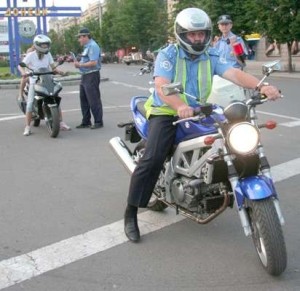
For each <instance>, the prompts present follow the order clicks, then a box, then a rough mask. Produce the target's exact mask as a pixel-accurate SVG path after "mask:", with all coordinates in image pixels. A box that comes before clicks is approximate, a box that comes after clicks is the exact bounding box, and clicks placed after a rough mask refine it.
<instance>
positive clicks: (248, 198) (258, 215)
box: [109, 61, 287, 276]
mask: <svg viewBox="0 0 300 291" xmlns="http://www.w3.org/2000/svg"><path fill="white" fill-rule="evenodd" d="M279 69H280V66H279V61H274V62H271V63H267V64H265V65H264V66H263V73H264V77H263V78H262V79H261V81H260V84H261V83H262V82H263V81H264V80H265V78H266V77H267V76H269V75H270V74H271V73H272V72H273V71H276V70H279ZM260 84H259V85H260ZM162 89H163V92H164V94H165V95H172V94H178V93H181V94H185V95H186V96H187V98H195V97H194V96H191V95H189V94H187V93H185V92H183V87H182V84H180V83H173V84H168V85H164V86H163V87H162ZM146 100H147V97H144V96H136V97H133V98H132V100H131V110H132V113H133V121H130V122H127V123H120V124H118V126H119V127H124V128H125V140H128V141H129V142H130V143H137V145H136V146H135V148H134V149H133V151H131V150H130V149H129V147H128V146H127V145H126V144H125V142H124V141H123V140H122V139H121V138H120V137H114V138H112V139H111V140H110V141H109V143H110V146H111V147H112V149H113V152H114V153H115V154H116V155H117V157H118V158H119V159H120V161H121V162H122V163H123V165H124V166H125V167H126V169H127V170H128V171H129V172H130V173H133V171H134V169H135V167H136V165H137V163H138V162H139V160H140V158H141V157H142V156H143V153H144V149H145V144H146V143H147V129H148V121H147V119H146V117H145V109H144V104H145V102H146ZM265 101H267V99H266V98H265V96H262V95H261V94H260V93H259V92H258V91H256V94H254V95H253V96H252V97H251V98H249V99H248V100H246V101H233V102H232V103H231V104H229V105H228V106H226V107H225V108H223V107H220V106H218V105H216V104H210V103H205V104H200V107H199V110H197V112H195V116H194V117H191V118H186V119H180V120H178V121H176V122H175V123H174V126H177V132H176V138H175V143H174V147H173V150H172V152H171V153H170V154H169V156H168V158H167V159H166V161H165V163H164V167H163V169H162V171H161V174H160V177H159V179H158V181H157V183H156V186H155V189H154V191H153V194H152V197H151V199H150V201H149V204H148V208H149V209H150V210H154V211H162V210H163V209H165V208H166V207H168V206H169V207H173V208H175V209H176V212H177V213H180V214H182V215H184V216H186V217H187V218H189V219H191V220H193V221H195V222H197V223H199V224H206V223H208V222H210V221H212V220H213V219H214V218H216V217H217V216H218V215H220V214H221V213H222V212H223V211H224V210H225V209H226V208H228V207H230V208H232V207H233V206H234V205H235V206H236V209H237V212H238V214H239V218H240V221H241V225H242V227H243V229H244V233H245V235H246V236H251V237H252V240H253V243H254V246H255V250H256V253H257V255H258V257H259V259H260V261H261V263H262V266H263V268H264V269H265V270H266V271H267V272H268V273H269V274H271V275H273V276H278V275H280V274H281V273H282V272H283V271H284V270H285V269H286V265H287V252H286V246H285V240H284V236H283V231H282V225H283V224H284V218H283V215H282V212H281V209H280V206H279V198H278V193H277V191H276V189H275V185H274V182H273V180H272V175H271V170H270V165H269V163H268V160H267V157H266V154H265V151H264V147H263V145H262V144H261V142H260V135H261V129H263V128H267V129H273V128H275V127H276V123H275V122H272V121H268V122H265V123H258V117H257V114H256V106H258V105H260V104H262V103H264V102H265Z"/></svg>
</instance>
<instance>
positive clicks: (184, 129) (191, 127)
mask: <svg viewBox="0 0 300 291" xmlns="http://www.w3.org/2000/svg"><path fill="white" fill-rule="evenodd" d="M147 99H148V97H146V96H135V97H133V98H132V99H131V102H130V108H131V111H132V112H133V116H134V121H135V125H136V129H137V131H138V132H139V134H140V135H141V136H142V138H143V139H147V132H148V121H147V119H146V117H145V111H144V107H143V106H144V104H145V102H146V101H147ZM140 108H142V110H140ZM214 109H215V112H214V114H215V115H218V119H219V120H223V119H224V116H223V114H222V113H223V112H222V111H220V108H219V107H218V106H214ZM214 123H215V119H214V118H212V117H211V116H208V117H204V118H202V119H201V122H195V121H186V122H182V123H179V124H178V126H177V132H176V137H175V144H179V143H180V142H182V141H185V140H190V139H193V138H197V137H199V136H204V135H208V134H215V133H217V132H218V131H217V128H216V127H215V125H214Z"/></svg>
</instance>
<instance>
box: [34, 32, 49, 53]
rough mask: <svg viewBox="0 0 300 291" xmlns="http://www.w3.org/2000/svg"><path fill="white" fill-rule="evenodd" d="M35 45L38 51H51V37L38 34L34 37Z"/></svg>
mask: <svg viewBox="0 0 300 291" xmlns="http://www.w3.org/2000/svg"><path fill="white" fill-rule="evenodd" d="M33 46H34V48H35V49H36V51H37V52H39V53H42V54H47V53H48V52H49V51H50V47H51V39H50V38H49V37H48V36H46V35H43V34H38V35H37V36H36V37H35V38H34V39H33Z"/></svg>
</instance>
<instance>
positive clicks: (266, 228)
mask: <svg viewBox="0 0 300 291" xmlns="http://www.w3.org/2000/svg"><path fill="white" fill-rule="evenodd" d="M247 206H248V207H247V210H248V214H249V218H250V222H251V228H252V239H253V243H254V246H255V248H256V252H257V254H258V257H259V259H260V261H261V263H262V265H263V267H264V268H265V270H266V271H267V272H268V273H269V274H270V275H273V276H279V275H280V274H281V273H282V272H283V271H284V270H285V268H286V265H287V253H286V246H285V241H284V237H283V232H282V228H281V224H280V222H279V218H278V215H277V212H276V209H275V206H274V203H273V200H272V198H268V199H265V200H260V201H248V202H247Z"/></svg>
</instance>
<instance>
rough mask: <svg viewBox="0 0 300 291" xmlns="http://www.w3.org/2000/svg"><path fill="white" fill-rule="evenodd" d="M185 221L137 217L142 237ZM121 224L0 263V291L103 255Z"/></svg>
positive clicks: (122, 239) (277, 176)
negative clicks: (84, 259)
mask: <svg viewBox="0 0 300 291" xmlns="http://www.w3.org/2000/svg"><path fill="white" fill-rule="evenodd" d="M272 174H273V178H274V181H275V182H280V181H283V180H285V179H288V178H291V177H294V176H296V175H299V174H300V158H299V159H295V160H292V161H289V162H286V163H283V164H280V165H277V166H274V167H272ZM183 219H185V218H184V217H183V216H180V215H175V213H174V211H172V210H171V209H166V211H164V212H152V211H146V212H143V213H141V214H139V226H140V229H141V233H142V234H143V235H145V234H148V233H151V232H154V231H157V230H159V229H162V228H164V227H167V226H169V225H172V224H174V223H177V222H179V221H181V220H183ZM123 223H124V222H123V220H119V221H117V222H114V223H111V224H109V225H105V226H102V227H100V228H97V229H94V230H91V231H88V232H86V233H83V234H80V235H77V236H73V237H71V238H68V239H65V240H62V241H60V242H57V243H54V244H51V245H48V246H46V247H43V248H40V249H37V250H35V251H32V252H29V253H27V254H23V255H20V256H17V257H13V258H10V259H7V260H3V261H1V262H0V290H2V289H4V288H7V287H9V286H13V285H15V284H18V283H20V282H23V281H25V280H29V279H31V278H34V277H36V276H39V275H41V274H43V273H45V272H48V271H51V270H55V269H57V268H60V267H62V266H65V265H67V264H70V263H73V262H76V261H78V260H81V259H83V258H86V257H89V256H91V255H94V254H96V253H99V252H103V251H105V250H108V249H110V248H113V247H115V246H118V245H120V244H123V243H126V242H127V241H128V239H127V238H126V236H125V235H124V231H123Z"/></svg>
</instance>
